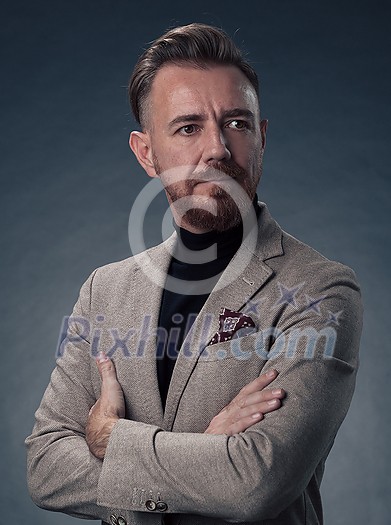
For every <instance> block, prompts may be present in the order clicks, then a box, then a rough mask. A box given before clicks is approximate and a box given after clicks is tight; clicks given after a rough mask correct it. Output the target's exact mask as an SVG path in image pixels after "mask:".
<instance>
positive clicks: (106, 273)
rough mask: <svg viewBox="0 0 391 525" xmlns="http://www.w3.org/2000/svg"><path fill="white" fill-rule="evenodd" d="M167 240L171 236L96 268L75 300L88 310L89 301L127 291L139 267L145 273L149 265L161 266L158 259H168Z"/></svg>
mask: <svg viewBox="0 0 391 525" xmlns="http://www.w3.org/2000/svg"><path fill="white" fill-rule="evenodd" d="M170 242H171V238H170V239H168V240H166V241H165V242H163V243H161V244H159V245H157V246H154V247H152V248H149V249H147V250H145V251H144V252H141V253H139V254H136V255H133V256H131V257H127V258H126V259H123V260H120V261H116V262H112V263H109V264H105V265H103V266H100V267H98V268H96V269H95V270H94V271H93V272H92V273H91V274H90V275H89V277H88V279H87V280H86V281H85V282H84V284H83V285H82V287H81V290H80V296H79V301H80V302H81V303H82V309H83V310H86V309H88V308H89V307H90V306H91V302H94V301H102V304H105V303H106V302H108V301H110V298H113V297H115V296H121V295H124V294H126V293H128V292H129V291H130V288H131V286H132V283H133V282H134V279H135V276H136V274H138V273H141V272H139V270H140V269H142V270H143V273H142V275H144V274H145V273H146V268H150V267H152V266H155V268H156V269H157V270H156V271H158V269H159V268H160V269H161V267H162V265H163V266H164V263H163V262H162V261H164V260H169V245H170ZM151 261H152V262H151ZM152 271H153V268H152V269H151V272H152Z"/></svg>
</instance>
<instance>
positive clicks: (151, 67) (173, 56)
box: [128, 23, 259, 126]
mask: <svg viewBox="0 0 391 525" xmlns="http://www.w3.org/2000/svg"><path fill="white" fill-rule="evenodd" d="M184 62H188V63H190V64H191V65H193V66H194V67H199V68H201V69H204V68H207V67H208V63H209V64H227V65H234V66H236V67H238V68H239V69H240V70H241V71H242V72H243V73H244V74H245V75H246V77H247V78H248V80H249V81H250V83H251V85H252V86H253V88H254V89H255V92H256V94H257V96H259V83H258V76H257V74H256V72H255V70H254V69H253V68H252V67H251V66H250V64H249V63H248V62H246V60H245V59H244V57H243V54H242V52H241V50H240V49H239V48H238V47H237V46H236V45H235V44H234V42H233V41H232V39H231V38H230V37H229V36H228V35H227V33H225V32H224V31H223V30H222V29H218V28H216V27H213V26H209V25H206V24H198V23H194V24H189V25H186V26H179V27H175V28H173V29H170V30H169V31H167V32H166V33H165V34H164V35H162V36H161V37H159V38H158V39H156V40H155V41H154V42H152V44H151V45H150V47H149V48H148V49H146V50H145V51H144V53H143V54H142V55H141V56H140V58H139V59H138V61H137V63H136V66H135V68H134V70H133V73H132V76H131V77H130V80H129V87H128V94H129V102H130V105H131V108H132V111H133V115H134V117H135V119H136V120H137V122H138V123H139V124H140V125H142V126H143V125H144V124H145V122H144V120H145V119H144V117H145V102H146V99H147V97H148V95H149V93H150V91H151V87H152V82H153V80H154V78H155V75H156V73H157V71H158V70H159V68H160V67H161V66H162V65H163V64H166V63H174V64H183V63H184Z"/></svg>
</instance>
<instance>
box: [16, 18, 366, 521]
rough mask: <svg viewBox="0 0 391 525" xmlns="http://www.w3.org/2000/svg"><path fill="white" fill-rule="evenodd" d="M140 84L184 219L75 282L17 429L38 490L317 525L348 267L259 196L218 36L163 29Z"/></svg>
mask: <svg viewBox="0 0 391 525" xmlns="http://www.w3.org/2000/svg"><path fill="white" fill-rule="evenodd" d="M129 94H130V100H131V104H132V108H133V111H134V114H135V117H136V119H137V120H138V121H139V122H140V124H141V129H142V131H135V132H133V133H132V134H131V137H130V146H131V149H132V150H133V152H134V153H135V155H136V157H137V159H138V161H139V162H140V164H141V165H142V166H143V168H144V169H145V171H146V172H147V174H148V175H149V176H150V177H153V178H159V179H160V180H161V182H162V183H163V187H164V189H165V191H166V194H167V198H168V202H169V204H170V208H171V211H172V214H173V217H174V221H175V225H176V233H175V234H174V235H173V236H172V237H170V238H169V239H168V240H166V241H165V242H163V243H162V244H161V245H159V246H157V247H155V248H152V249H150V250H147V251H146V252H143V253H141V254H139V255H138V256H136V257H133V258H130V259H127V260H125V261H122V262H119V263H115V264H112V265H108V266H106V267H103V268H100V269H98V270H95V272H94V273H93V274H92V275H91V276H90V278H89V279H88V281H87V282H86V283H85V285H84V286H83V288H82V290H81V292H80V297H79V300H78V302H77V304H76V306H75V309H74V312H73V316H72V318H71V319H70V321H69V330H68V335H67V338H66V339H65V341H64V342H63V344H62V347H61V352H60V358H59V359H58V362H57V366H56V369H55V370H54V372H53V375H52V378H51V382H50V384H49V386H48V388H47V390H46V392H45V395H44V398H43V400H42V403H41V406H40V408H39V409H38V411H37V414H36V419H37V420H36V425H35V427H34V430H33V433H32V435H31V436H29V437H28V438H27V440H26V442H27V446H28V472H29V487H30V491H31V494H32V497H33V499H34V501H35V502H36V503H37V504H38V505H40V506H42V507H44V508H47V509H52V510H59V511H62V512H66V513H69V514H71V515H74V516H79V517H84V518H88V517H90V518H97V519H101V520H103V521H104V522H107V523H109V522H111V523H112V524H113V525H125V524H126V523H128V524H144V523H151V524H157V523H175V524H182V525H186V524H189V525H196V524H212V523H224V522H226V521H228V522H256V523H262V524H275V525H287V524H289V525H294V524H304V523H305V524H311V525H314V524H320V523H322V509H321V502H320V495H319V485H320V482H321V478H322V474H323V468H324V462H325V459H326V457H327V455H328V453H329V451H330V448H331V446H332V443H333V440H334V438H335V435H336V432H337V430H338V428H339V426H340V424H341V422H342V421H343V419H344V417H345V414H346V411H347V409H348V406H349V403H350V400H351V396H352V393H353V389H354V382H355V375H356V371H357V361H358V344H359V337H360V331H361V303H360V297H359V288H358V285H357V283H356V281H355V277H354V274H353V272H352V271H351V270H350V269H348V268H346V267H345V266H343V265H341V264H339V263H335V262H331V261H329V260H327V259H326V258H324V257H322V256H321V255H320V254H319V253H317V252H315V251H314V250H312V249H311V248H309V247H308V246H306V245H304V244H303V243H301V242H300V241H298V240H296V239H294V238H293V237H291V236H290V235H288V234H286V233H285V232H283V231H282V230H281V229H280V228H279V226H278V225H277V223H276V222H275V221H274V220H273V219H272V218H271V216H270V214H269V212H268V210H267V208H266V206H265V205H264V204H262V203H260V204H259V203H257V199H256V188H257V184H258V182H259V179H260V177H261V172H262V158H263V151H264V147H265V136H266V126H267V122H266V121H265V120H261V117H260V108H259V102H258V81H257V76H256V74H255V72H254V70H253V69H252V68H251V67H250V66H249V65H248V64H247V63H246V62H245V61H244V59H243V57H242V56H241V54H240V52H239V51H238V49H237V48H236V47H235V46H234V44H233V43H232V41H231V40H230V39H229V38H228V37H227V35H226V34H225V33H223V32H222V31H220V30H218V29H216V28H212V27H209V26H205V25H202V24H191V25H189V26H184V27H178V28H175V29H173V30H171V31H169V32H168V33H166V34H165V35H163V36H162V37H160V38H159V39H157V40H156V41H155V42H154V43H153V44H152V45H151V47H150V48H149V49H147V50H146V52H145V53H144V54H143V55H142V56H141V57H140V59H139V61H138V63H137V65H136V67H135V70H134V72H133V75H132V78H131V81H130V86H129ZM130 227H131V228H132V224H131V225H130ZM113 341H114V343H113ZM94 356H97V363H95V359H93V357H94ZM269 385H270V387H268V386H269ZM266 387H268V388H266ZM285 393H286V397H285Z"/></svg>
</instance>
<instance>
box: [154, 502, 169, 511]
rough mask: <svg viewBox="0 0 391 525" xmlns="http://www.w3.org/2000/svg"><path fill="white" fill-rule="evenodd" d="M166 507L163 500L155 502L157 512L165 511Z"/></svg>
mask: <svg viewBox="0 0 391 525" xmlns="http://www.w3.org/2000/svg"><path fill="white" fill-rule="evenodd" d="M167 508H168V505H167V503H166V502H165V501H158V502H157V503H156V510H158V511H159V512H165V511H166V510H167Z"/></svg>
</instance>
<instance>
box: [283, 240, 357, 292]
mask: <svg viewBox="0 0 391 525" xmlns="http://www.w3.org/2000/svg"><path fill="white" fill-rule="evenodd" d="M282 247H283V252H284V256H283V257H282V261H281V262H280V264H279V266H280V270H284V271H285V272H288V273H289V274H290V275H292V276H294V277H295V278H302V279H303V280H305V281H306V282H308V283H310V282H312V283H318V284H320V285H322V284H323V285H324V286H325V285H326V283H330V282H334V283H335V284H337V283H339V284H341V285H344V284H345V285H349V286H352V287H353V288H355V289H357V290H358V289H359V285H358V282H357V277H356V274H355V272H354V271H353V269H352V268H350V267H349V266H347V265H346V264H344V263H342V262H339V261H335V260H331V259H328V258H327V257H325V256H324V255H322V254H321V253H319V252H318V251H317V250H315V249H314V248H312V247H311V246H308V244H306V243H304V242H302V241H301V240H299V239H297V238H296V237H294V236H293V235H290V234H289V233H287V232H285V231H282Z"/></svg>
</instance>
